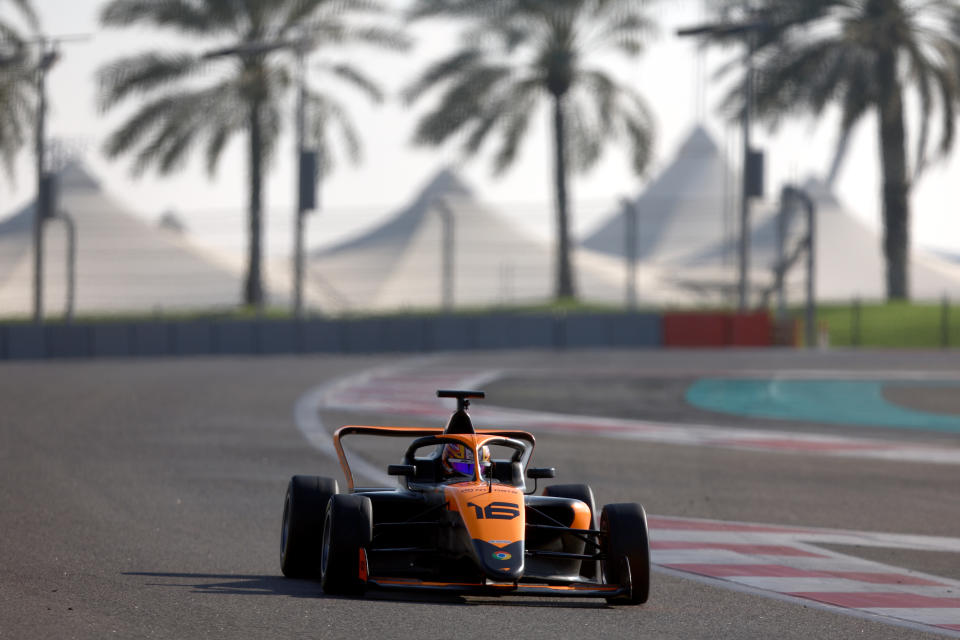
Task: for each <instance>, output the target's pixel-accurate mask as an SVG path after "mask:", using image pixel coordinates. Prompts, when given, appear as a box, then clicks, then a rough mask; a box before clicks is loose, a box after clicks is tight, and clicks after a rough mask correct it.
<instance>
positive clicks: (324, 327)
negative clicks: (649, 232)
mask: <svg viewBox="0 0 960 640" xmlns="http://www.w3.org/2000/svg"><path fill="white" fill-rule="evenodd" d="M659 346H661V320H660V316H659V315H657V314H547V313H544V314H511V313H498V314H489V315H483V316H479V315H478V316H459V315H437V316H409V317H408V316H396V317H381V318H357V319H309V320H303V321H299V322H298V321H295V320H191V321H171V322H163V321H160V320H154V321H146V322H104V323H76V324H49V325H40V326H38V325H32V324H10V325H0V359H5V360H26V359H40V358H84V357H93V358H103V357H109V358H123V357H148V356H196V355H216V354H222V355H230V354H236V355H256V354H281V353H420V352H433V351H463V350H472V349H477V350H491V349H563V348H592V347H611V348H616V347H631V348H637V347H659Z"/></svg>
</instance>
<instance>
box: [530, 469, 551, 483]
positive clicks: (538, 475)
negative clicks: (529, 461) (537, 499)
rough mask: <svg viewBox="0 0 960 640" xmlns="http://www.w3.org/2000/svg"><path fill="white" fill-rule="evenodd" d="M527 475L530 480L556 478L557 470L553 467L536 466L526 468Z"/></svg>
mask: <svg viewBox="0 0 960 640" xmlns="http://www.w3.org/2000/svg"><path fill="white" fill-rule="evenodd" d="M527 477H528V478H530V479H531V480H545V479H547V478H556V477H557V470H556V468H554V467H537V468H535V469H527Z"/></svg>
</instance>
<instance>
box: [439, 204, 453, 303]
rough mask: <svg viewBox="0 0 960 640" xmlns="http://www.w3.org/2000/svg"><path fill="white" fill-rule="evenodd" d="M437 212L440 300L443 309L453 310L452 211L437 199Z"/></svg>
mask: <svg viewBox="0 0 960 640" xmlns="http://www.w3.org/2000/svg"><path fill="white" fill-rule="evenodd" d="M437 213H439V215H440V224H441V233H440V256H441V267H440V271H441V273H440V300H441V303H442V305H443V310H444V311H446V312H450V311H453V302H454V300H453V278H454V272H453V270H454V265H453V254H454V246H453V243H454V229H453V224H454V223H453V212H452V211H451V210H450V207H449V206H447V203H446V202H445V201H444V200H437Z"/></svg>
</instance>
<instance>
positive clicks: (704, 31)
mask: <svg viewBox="0 0 960 640" xmlns="http://www.w3.org/2000/svg"><path fill="white" fill-rule="evenodd" d="M770 26H771V25H770V23H769V22H768V21H766V20H751V21H747V22H736V23H716V24H703V25H698V26H695V27H689V28H685V29H678V30H677V35H678V36H680V37H704V36H711V35H731V36H732V35H739V34H742V35H743V36H744V38H745V39H746V41H747V57H746V60H745V65H746V70H745V71H746V77H745V79H744V87H743V91H744V96H743V114H742V120H741V122H742V124H741V126H742V128H743V169H742V171H741V173H742V174H743V175H742V179H741V193H740V238H739V243H738V274H739V277H738V286H737V308H738V310H739V311H740V312H741V313H743V312H745V311H746V310H747V307H748V306H749V290H750V275H749V274H750V197H751V195H752V194H751V188H750V187H751V185H752V181H751V175H750V172H749V170H748V167H749V166H750V162H751V161H750V155H751V151H752V149H751V141H750V132H751V120H752V115H753V114H752V111H753V75H754V70H753V54H754V50H755V48H756V43H755V39H754V34H755V33H757V32H758V31H763V30H765V29H768V28H770Z"/></svg>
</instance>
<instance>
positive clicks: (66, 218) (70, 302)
mask: <svg viewBox="0 0 960 640" xmlns="http://www.w3.org/2000/svg"><path fill="white" fill-rule="evenodd" d="M58 217H59V218H60V219H61V220H63V224H64V225H65V226H66V228H67V309H66V313H65V315H66V320H67V322H73V314H74V309H75V308H76V300H77V225H76V223H75V222H74V221H73V217H72V216H71V215H70V214H69V213H67V212H65V211H61V212H60V213H59V215H58Z"/></svg>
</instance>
